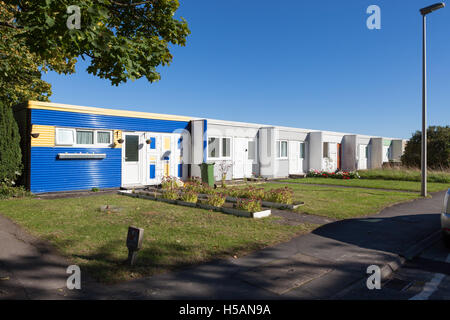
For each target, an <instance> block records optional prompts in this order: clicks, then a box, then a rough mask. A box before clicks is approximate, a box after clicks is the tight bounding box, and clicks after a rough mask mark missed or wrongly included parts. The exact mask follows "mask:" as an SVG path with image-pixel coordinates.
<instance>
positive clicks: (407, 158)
mask: <svg viewBox="0 0 450 320" xmlns="http://www.w3.org/2000/svg"><path fill="white" fill-rule="evenodd" d="M421 141H422V132H421V131H416V132H415V133H414V134H413V136H412V137H411V139H410V140H409V141H408V143H407V144H406V148H405V153H404V154H403V156H402V158H401V160H402V164H403V165H404V166H407V167H420V157H421ZM427 151H428V152H427V164H428V168H430V169H434V170H448V169H450V126H445V127H442V126H430V127H429V128H428V130H427Z"/></svg>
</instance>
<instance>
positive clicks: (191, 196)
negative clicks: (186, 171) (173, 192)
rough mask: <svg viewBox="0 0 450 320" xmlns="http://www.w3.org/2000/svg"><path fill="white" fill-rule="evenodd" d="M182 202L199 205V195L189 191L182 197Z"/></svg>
mask: <svg viewBox="0 0 450 320" xmlns="http://www.w3.org/2000/svg"><path fill="white" fill-rule="evenodd" d="M180 200H183V201H185V202H191V203H197V200H198V195H197V194H196V193H195V192H194V191H187V192H185V193H183V194H182V195H181V196H180Z"/></svg>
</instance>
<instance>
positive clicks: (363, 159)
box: [358, 144, 368, 170]
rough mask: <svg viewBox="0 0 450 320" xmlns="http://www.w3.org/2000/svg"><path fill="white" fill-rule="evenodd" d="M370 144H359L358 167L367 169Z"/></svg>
mask: <svg viewBox="0 0 450 320" xmlns="http://www.w3.org/2000/svg"><path fill="white" fill-rule="evenodd" d="M367 148H368V146H367V145H366V144H360V145H359V157H358V169H360V170H365V169H367V154H368V149H367Z"/></svg>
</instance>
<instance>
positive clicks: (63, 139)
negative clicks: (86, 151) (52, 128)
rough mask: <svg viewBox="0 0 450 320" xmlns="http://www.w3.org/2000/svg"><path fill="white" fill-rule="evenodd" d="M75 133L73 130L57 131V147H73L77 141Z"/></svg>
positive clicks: (59, 129)
mask: <svg viewBox="0 0 450 320" xmlns="http://www.w3.org/2000/svg"><path fill="white" fill-rule="evenodd" d="M74 133H75V131H74V130H73V129H63V128H57V129H56V144H57V145H66V146H70V145H73V143H74V141H75V134H74Z"/></svg>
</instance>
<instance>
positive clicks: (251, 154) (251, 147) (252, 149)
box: [248, 140, 256, 160]
mask: <svg viewBox="0 0 450 320" xmlns="http://www.w3.org/2000/svg"><path fill="white" fill-rule="evenodd" d="M255 159H256V142H255V141H252V140H249V141H248V160H255Z"/></svg>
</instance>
